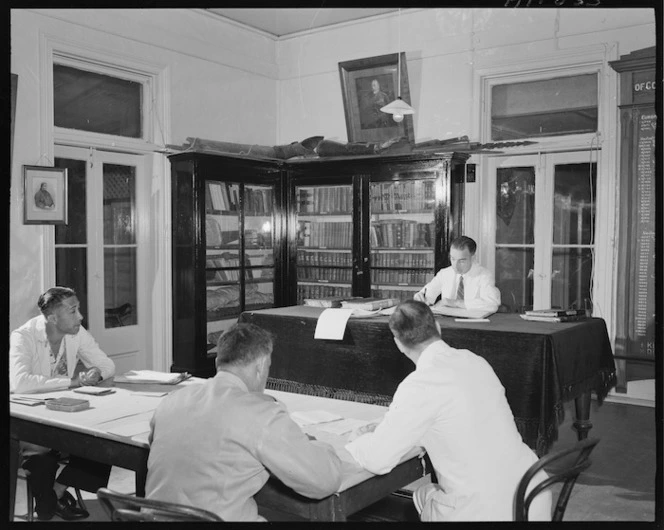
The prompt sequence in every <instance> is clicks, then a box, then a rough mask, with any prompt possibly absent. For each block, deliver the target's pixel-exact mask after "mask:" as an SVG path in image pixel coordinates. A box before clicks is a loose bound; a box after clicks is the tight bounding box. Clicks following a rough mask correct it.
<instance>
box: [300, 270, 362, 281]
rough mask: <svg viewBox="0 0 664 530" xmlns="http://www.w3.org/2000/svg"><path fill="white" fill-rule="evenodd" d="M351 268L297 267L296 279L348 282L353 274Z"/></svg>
mask: <svg viewBox="0 0 664 530" xmlns="http://www.w3.org/2000/svg"><path fill="white" fill-rule="evenodd" d="M352 273H353V270H352V269H314V268H310V267H298V268H297V279H298V280H300V281H318V280H324V281H327V282H342V283H350V282H351V281H352V276H353V274H352Z"/></svg>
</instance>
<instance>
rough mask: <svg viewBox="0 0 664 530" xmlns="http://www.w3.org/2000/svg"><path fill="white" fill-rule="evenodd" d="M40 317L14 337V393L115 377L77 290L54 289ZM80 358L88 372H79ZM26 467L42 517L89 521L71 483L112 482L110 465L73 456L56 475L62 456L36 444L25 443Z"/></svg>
mask: <svg viewBox="0 0 664 530" xmlns="http://www.w3.org/2000/svg"><path fill="white" fill-rule="evenodd" d="M37 305H38V306H39V309H40V310H41V313H42V314H41V315H39V316H36V317H34V318H32V319H30V320H28V322H26V323H25V324H23V325H22V326H21V327H19V328H18V329H15V330H14V331H13V332H12V333H11V336H10V339H9V388H10V392H13V393H32V392H46V391H52V390H64V389H67V388H70V387H77V386H81V385H87V386H94V385H97V384H99V383H100V382H101V381H102V380H103V379H108V378H110V377H112V376H113V375H115V364H114V363H113V361H112V360H111V359H109V358H108V357H107V356H106V354H105V353H104V352H103V351H102V350H101V349H100V348H99V345H98V344H97V342H96V341H95V340H94V338H93V337H92V335H90V333H89V332H88V331H87V330H86V329H85V328H84V327H83V326H82V325H81V321H82V320H83V317H82V315H81V313H80V311H79V307H80V304H79V300H78V297H77V296H76V293H75V292H74V290H73V289H69V288H67V287H52V288H50V289H48V290H47V291H46V292H45V293H43V294H42V295H41V296H40V297H39V300H38V302H37ZM79 361H81V362H82V364H83V366H85V368H86V371H84V372H81V373H79V374H75V373H74V372H75V370H76V366H77V364H78V362H79ZM21 451H22V455H23V457H24V461H23V464H22V466H23V468H24V469H26V470H27V471H28V473H29V474H28V482H29V483H30V487H31V488H32V491H33V494H34V496H35V501H36V503H35V509H36V511H37V517H38V518H39V519H40V520H50V519H51V518H52V517H53V515H58V516H60V517H61V518H63V519H65V520H75V519H84V518H85V517H87V516H88V515H89V514H88V512H87V511H85V510H84V509H82V508H80V507H79V506H78V504H77V502H76V501H75V500H74V498H73V496H72V495H71V494H70V493H69V492H68V491H67V487H68V486H71V487H75V488H78V489H83V490H85V491H91V492H96V491H97V489H98V488H100V487H103V486H105V485H107V484H108V477H109V475H110V471H111V467H110V466H108V465H106V464H99V463H98V462H92V461H89V460H86V459H82V458H78V457H75V456H73V455H72V456H71V457H70V459H69V464H68V465H67V466H66V467H65V468H64V469H63V470H62V472H61V473H60V474H59V475H58V479H57V480H56V479H55V475H56V472H57V470H58V456H59V455H58V454H57V453H55V452H54V451H50V450H49V449H48V448H45V447H40V446H36V445H34V444H27V443H22V444H21Z"/></svg>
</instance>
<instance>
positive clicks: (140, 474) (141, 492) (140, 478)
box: [135, 468, 148, 497]
mask: <svg viewBox="0 0 664 530" xmlns="http://www.w3.org/2000/svg"><path fill="white" fill-rule="evenodd" d="M147 478H148V470H147V468H145V469H141V470H140V471H136V479H135V480H136V496H137V497H145V481H146V480H147Z"/></svg>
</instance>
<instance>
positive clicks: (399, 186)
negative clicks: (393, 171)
mask: <svg viewBox="0 0 664 530" xmlns="http://www.w3.org/2000/svg"><path fill="white" fill-rule="evenodd" d="M434 186H435V183H434V181H433V180H406V181H403V182H378V183H373V184H372V185H371V192H370V200H371V211H372V212H373V213H376V212H395V211H404V210H405V211H411V212H412V211H416V212H417V211H427V210H433V207H434V203H435V190H434ZM297 204H298V213H301V214H306V213H312V214H350V213H351V212H352V210H353V188H352V186H311V187H299V188H298V189H297Z"/></svg>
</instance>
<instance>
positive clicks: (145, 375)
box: [115, 370, 191, 385]
mask: <svg viewBox="0 0 664 530" xmlns="http://www.w3.org/2000/svg"><path fill="white" fill-rule="evenodd" d="M189 377H191V375H189V374H188V373H187V372H183V373H177V372H176V373H170V372H155V371H153V370H130V371H128V372H125V373H124V374H122V375H118V376H116V377H115V382H116V383H159V384H162V385H175V384H177V383H180V382H181V381H184V380H185V379H188V378H189Z"/></svg>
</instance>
